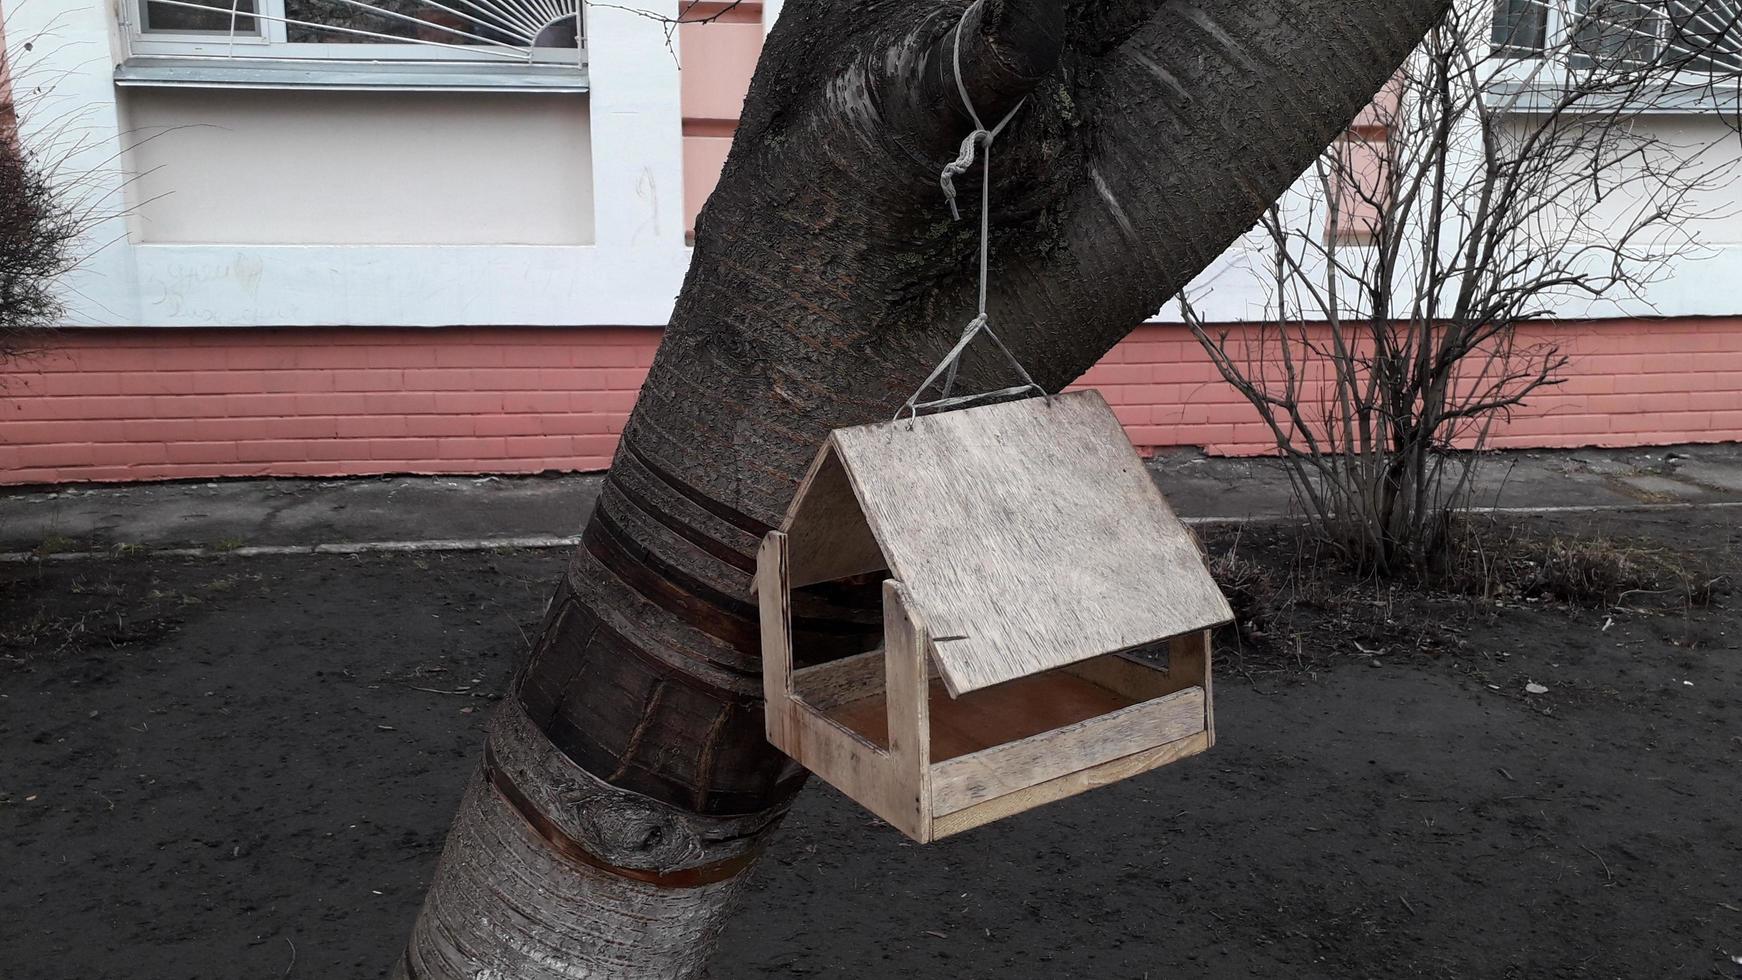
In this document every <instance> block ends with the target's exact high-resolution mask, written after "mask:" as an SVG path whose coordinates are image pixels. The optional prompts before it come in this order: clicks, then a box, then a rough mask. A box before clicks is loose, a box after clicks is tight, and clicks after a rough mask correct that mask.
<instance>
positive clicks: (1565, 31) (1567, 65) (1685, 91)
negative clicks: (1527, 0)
mask: <svg viewBox="0 0 1742 980" xmlns="http://www.w3.org/2000/svg"><path fill="white" fill-rule="evenodd" d="M1504 2H1505V0H1498V2H1496V3H1494V5H1493V9H1492V16H1493V17H1494V19H1495V20H1496V22H1498V19H1499V17H1500V11H1501V3H1504ZM1576 2H1578V0H1567V2H1565V3H1557V2H1555V0H1543V5H1544V7H1545V9H1546V14H1547V27H1546V30H1545V31H1544V34H1543V46H1542V48H1540V49H1538V50H1537V51H1536V53H1534V54H1527V53H1524V51H1523V49H1521V48H1520V47H1518V46H1509V45H1504V44H1501V43H1498V42H1496V41H1493V40H1492V39H1491V40H1490V44H1489V50H1490V57H1491V58H1492V59H1493V60H1494V71H1495V76H1496V78H1497V79H1498V80H1500V81H1502V82H1504V83H1507V84H1504V85H1502V86H1500V87H1499V88H1498V89H1497V90H1496V91H1495V92H1494V93H1493V95H1492V97H1491V98H1490V100H1489V101H1490V102H1491V103H1493V104H1495V105H1497V106H1498V105H1502V104H1503V105H1504V106H1506V107H1507V108H1510V109H1512V110H1515V111H1526V112H1528V111H1532V110H1533V109H1536V108H1540V107H1541V106H1542V105H1545V104H1555V102H1556V99H1555V98H1554V96H1555V94H1556V93H1558V92H1560V91H1561V90H1563V89H1564V88H1565V87H1566V85H1567V84H1568V79H1569V78H1571V77H1572V76H1574V75H1575V74H1576V73H1578V72H1580V71H1585V70H1588V66H1583V67H1581V66H1580V65H1578V64H1577V63H1576V62H1575V60H1574V59H1576V58H1579V57H1580V53H1579V52H1578V51H1576V50H1574V43H1573V38H1572V36H1571V35H1572V32H1573V31H1574V29H1575V23H1576V21H1575V20H1574V19H1573V17H1572V16H1569V14H1570V11H1571V6H1570V4H1571V3H1576ZM1574 16H1576V15H1574ZM1656 22H1657V24H1658V29H1659V32H1660V34H1659V36H1658V38H1657V43H1658V44H1659V45H1663V44H1666V43H1668V39H1669V24H1670V17H1668V16H1658V17H1657V18H1656ZM1549 52H1556V53H1557V54H1558V56H1557V57H1552V58H1551V57H1549V54H1548V53H1549ZM1684 79H1685V80H1684ZM1684 79H1678V80H1676V81H1673V82H1670V83H1668V85H1667V86H1666V87H1665V89H1664V90H1663V91H1662V92H1660V93H1658V95H1657V96H1656V97H1655V101H1654V104H1653V105H1652V106H1651V107H1649V108H1648V109H1646V110H1645V111H1647V112H1648V113H1651V114H1682V113H1694V114H1701V113H1710V112H1726V113H1734V112H1736V111H1737V110H1738V108H1739V107H1742V99H1739V98H1738V96H1737V94H1736V93H1733V92H1727V91H1722V90H1718V91H1715V90H1713V88H1712V86H1711V84H1710V79H1709V78H1708V77H1707V76H1705V75H1703V74H1701V73H1699V72H1686V73H1685V75H1684ZM1544 99H1546V100H1547V101H1546V102H1544Z"/></svg>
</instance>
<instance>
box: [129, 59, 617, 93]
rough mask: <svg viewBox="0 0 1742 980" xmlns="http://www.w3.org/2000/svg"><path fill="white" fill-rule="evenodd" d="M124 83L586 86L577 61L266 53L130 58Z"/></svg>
mask: <svg viewBox="0 0 1742 980" xmlns="http://www.w3.org/2000/svg"><path fill="white" fill-rule="evenodd" d="M115 84H116V85H118V86H121V87H123V88H141V87H154V88H217V89H307V90H314V91H329V92H331V91H336V92H358V91H371V92H373V91H381V90H384V89H385V90H407V91H419V92H585V91H587V89H588V80H587V71H586V69H585V68H577V67H574V66H571V65H562V66H556V65H544V66H537V65H474V64H428V63H403V64H395V63H392V62H379V61H376V62H338V61H335V62H321V61H282V60H270V59H264V58H158V57H151V58H129V59H127V60H126V61H125V62H123V63H122V64H120V65H117V66H116V67H115Z"/></svg>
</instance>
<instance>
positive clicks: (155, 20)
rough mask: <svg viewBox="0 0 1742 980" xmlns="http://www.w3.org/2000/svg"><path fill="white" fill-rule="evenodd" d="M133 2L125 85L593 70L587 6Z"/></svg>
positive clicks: (334, 0) (351, 0) (517, 0)
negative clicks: (588, 53)
mask: <svg viewBox="0 0 1742 980" xmlns="http://www.w3.org/2000/svg"><path fill="white" fill-rule="evenodd" d="M124 3H125V6H124V7H123V20H124V22H125V21H130V22H126V23H124V25H123V26H124V27H125V28H127V30H126V31H125V34H126V36H127V40H128V55H129V57H128V62H127V64H126V65H124V66H123V71H121V72H117V76H116V77H117V80H118V82H120V83H121V84H128V83H130V82H131V83H133V84H152V83H153V82H152V79H153V78H157V79H158V80H159V81H160V82H162V83H165V84H168V83H169V82H168V81H163V80H164V79H168V80H170V81H175V80H182V81H185V82H187V83H188V84H198V83H200V82H201V81H202V80H206V81H212V80H216V81H218V82H222V81H223V80H224V79H230V80H232V81H234V82H236V83H237V84H248V83H250V82H251V81H259V80H260V79H263V78H273V77H277V78H280V79H282V80H283V81H284V82H285V84H287V85H288V84H292V83H297V82H301V83H307V84H313V85H320V84H321V83H322V82H323V80H325V81H331V79H332V78H333V75H332V73H333V72H343V73H345V78H347V79H349V80H351V82H353V83H360V84H364V85H366V84H368V80H369V78H371V77H373V78H375V79H376V81H378V82H379V84H383V85H390V84H396V83H395V82H394V81H393V80H392V78H391V76H395V75H398V76H401V80H402V81H403V80H404V79H405V78H410V79H411V80H410V81H409V82H405V83H406V84H416V83H417V80H418V79H419V78H422V79H425V80H427V79H431V78H437V77H443V78H450V79H451V78H452V77H454V72H456V71H459V72H462V73H466V74H467V77H469V78H470V79H471V80H472V82H471V83H470V84H481V83H482V81H487V79H488V78H489V77H490V76H491V74H492V73H495V75H496V76H498V77H506V78H520V79H526V78H527V77H529V76H536V75H545V76H550V75H553V74H555V73H561V72H563V71H564V70H565V69H566V70H567V72H568V76H567V77H568V79H569V87H584V83H576V81H575V80H576V79H577V78H579V79H584V74H582V73H580V72H576V71H575V69H577V68H582V69H584V68H585V65H586V58H585V34H584V31H583V30H582V24H583V20H582V13H581V2H580V0H124ZM432 70H433V71H436V72H441V73H442V74H441V75H440V76H438V75H435V74H431V72H432ZM418 72H422V74H421V75H419V74H418ZM272 87H277V86H272ZM342 87H352V86H351V85H350V84H347V85H345V86H342ZM434 87H442V86H439V85H437V86H434ZM484 87H488V86H484ZM549 87H561V86H560V85H558V86H549Z"/></svg>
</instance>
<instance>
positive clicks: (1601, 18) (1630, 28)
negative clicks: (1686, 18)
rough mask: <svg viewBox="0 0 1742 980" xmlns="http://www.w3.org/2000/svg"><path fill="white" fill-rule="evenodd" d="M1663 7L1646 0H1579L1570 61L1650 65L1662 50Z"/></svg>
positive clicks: (1581, 65) (1593, 64)
mask: <svg viewBox="0 0 1742 980" xmlns="http://www.w3.org/2000/svg"><path fill="white" fill-rule="evenodd" d="M1662 42H1663V10H1662V5H1661V4H1655V3H1650V2H1646V0H1579V2H1578V6H1577V8H1576V10H1575V12H1574V17H1573V25H1572V50H1571V51H1570V52H1569V54H1568V59H1567V60H1568V62H1569V63H1570V64H1571V65H1572V67H1574V68H1577V69H1581V70H1583V69H1590V68H1597V67H1600V66H1610V67H1617V68H1619V67H1625V66H1627V65H1649V64H1651V63H1652V62H1653V61H1654V60H1656V58H1657V56H1658V54H1659V53H1660V52H1661V50H1662V49H1661V45H1662Z"/></svg>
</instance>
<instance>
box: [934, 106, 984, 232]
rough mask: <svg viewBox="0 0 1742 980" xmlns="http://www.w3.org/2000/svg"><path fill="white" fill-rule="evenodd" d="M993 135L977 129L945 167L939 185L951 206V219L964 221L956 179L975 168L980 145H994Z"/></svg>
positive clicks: (970, 134) (964, 141) (969, 135)
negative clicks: (975, 157)
mask: <svg viewBox="0 0 1742 980" xmlns="http://www.w3.org/2000/svg"><path fill="white" fill-rule="evenodd" d="M992 136H993V133H992V131H991V130H989V129H976V130H974V131H973V132H971V133H969V134H968V137H967V139H964V140H962V149H961V152H959V153H957V154H956V158H955V159H954V160H951V161H950V162H949V163H947V164H945V165H944V172H943V173H942V174H941V175H939V176H938V184H939V186H941V187H942V188H943V189H944V200H946V201H948V202H949V204H950V218H951V219H952V220H955V221H960V220H962V211H961V209H960V208H958V207H957V206H956V178H957V177H960V176H961V175H963V174H965V173H967V172H968V171H969V170H970V169H972V168H973V166H974V156H975V154H976V153H977V152H978V150H979V148H980V144H981V143H984V144H986V145H987V146H991V145H992Z"/></svg>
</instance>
